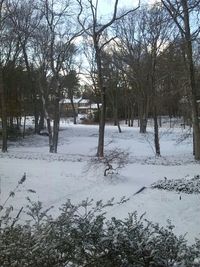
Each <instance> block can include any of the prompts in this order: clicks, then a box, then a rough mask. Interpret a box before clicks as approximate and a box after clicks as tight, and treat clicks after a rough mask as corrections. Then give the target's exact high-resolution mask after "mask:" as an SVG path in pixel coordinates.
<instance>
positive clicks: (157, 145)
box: [153, 105, 160, 156]
mask: <svg viewBox="0 0 200 267" xmlns="http://www.w3.org/2000/svg"><path fill="white" fill-rule="evenodd" d="M153 113H154V114H153V120H154V144H155V153H156V156H160V143H159V132H158V116H157V108H156V106H155V105H154V112H153Z"/></svg>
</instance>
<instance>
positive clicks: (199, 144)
mask: <svg viewBox="0 0 200 267" xmlns="http://www.w3.org/2000/svg"><path fill="white" fill-rule="evenodd" d="M181 3H182V6H183V13H184V26H185V39H186V54H187V67H188V72H189V85H190V91H191V93H190V99H191V106H192V126H193V132H194V154H195V159H196V160H200V127H199V119H198V104H197V89H196V84H195V70H194V62H193V51H192V40H191V32H190V21H189V19H190V18H189V11H188V2H187V0H182V1H181Z"/></svg>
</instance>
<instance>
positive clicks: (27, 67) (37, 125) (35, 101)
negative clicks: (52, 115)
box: [21, 43, 39, 133]
mask: <svg viewBox="0 0 200 267" xmlns="http://www.w3.org/2000/svg"><path fill="white" fill-rule="evenodd" d="M21 45H22V50H23V55H24V61H25V64H26V69H27V73H28V77H29V80H30V86H31V93H32V99H33V111H34V118H35V133H39V124H38V120H39V113H38V107H37V96H36V89H35V86H34V84H33V79H32V74H31V68H30V65H29V60H28V56H27V52H26V45H25V44H23V43H22V44H21Z"/></svg>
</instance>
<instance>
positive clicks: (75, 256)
mask: <svg viewBox="0 0 200 267" xmlns="http://www.w3.org/2000/svg"><path fill="white" fill-rule="evenodd" d="M112 205H113V201H109V202H107V203H105V204H104V203H103V202H102V201H98V202H97V203H96V204H94V202H93V201H92V200H91V201H90V200H85V201H82V203H80V204H78V205H74V204H72V203H71V201H70V200H68V201H67V203H65V204H64V205H63V206H62V207H61V209H60V215H59V216H58V217H57V218H55V219H53V218H52V217H51V216H48V211H49V210H44V209H43V207H42V203H41V202H38V203H34V202H32V201H31V200H29V205H28V214H29V215H30V216H31V221H29V222H27V223H25V224H24V225H21V224H13V223H12V220H7V221H6V222H5V221H4V223H3V224H1V225H0V266H2V267H8V266H9V267H11V266H17V267H18V266H19V267H24V266H29V267H32V266H34V267H41V266H48V267H51V266H52V267H53V266H55V267H56V266H59V267H60V266H68V267H70V266H73V267H76V266H85V267H86V266H90V267H100V266H101V267H102V266H105V267H113V266H115V267H122V266H124V267H125V266H126V267H131V266H134V267H143V266H144V267H156V266H157V267H158V266H163V267H164V266H166V267H169V266H171V267H172V266H174V267H175V266H184V267H192V266H199V265H198V262H199V258H200V240H197V241H196V243H195V244H194V245H192V246H190V247H189V246H187V243H186V240H185V238H184V237H183V236H180V237H177V236H175V235H174V233H173V226H172V225H171V223H170V222H169V224H168V226H167V227H166V228H163V227H160V226H159V225H158V224H153V223H152V222H149V221H147V220H145V219H144V215H142V216H141V217H138V215H137V213H136V212H134V213H132V214H129V216H128V218H126V219H125V220H119V219H117V218H111V219H110V220H107V219H106V217H105V212H104V210H105V208H106V207H108V206H112ZM0 218H1V221H2V220H4V218H3V216H1V217H0ZM195 264H197V265H195Z"/></svg>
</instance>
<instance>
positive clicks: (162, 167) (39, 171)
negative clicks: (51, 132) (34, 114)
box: [0, 120, 200, 243]
mask: <svg viewBox="0 0 200 267" xmlns="http://www.w3.org/2000/svg"><path fill="white" fill-rule="evenodd" d="M121 128H122V133H121V134H120V133H118V130H117V127H114V126H111V125H107V126H106V132H105V150H106V151H108V150H111V149H114V148H119V149H121V150H123V151H126V152H128V153H129V158H128V164H127V165H126V166H125V167H124V168H123V169H121V170H120V172H119V174H118V175H114V176H112V177H111V176H107V177H104V176H103V171H104V170H103V167H102V166H99V167H98V166H97V165H95V166H91V159H92V158H93V157H94V156H95V153H96V147H97V139H98V126H97V125H81V124H80V125H79V124H78V125H73V124H71V123H70V121H69V120H67V121H62V124H61V131H60V133H59V135H60V139H59V147H58V153H57V154H49V152H48V137H46V136H27V137H26V138H25V139H24V140H20V141H19V142H17V143H15V142H11V143H10V144H9V152H8V153H0V161H1V165H0V189H1V193H0V203H3V201H4V200H5V199H6V197H7V196H8V194H9V192H10V191H12V190H13V189H14V188H15V186H16V185H17V183H18V181H19V180H20V178H21V177H22V175H23V174H24V173H26V177H27V180H26V182H25V183H24V184H23V185H22V186H21V187H20V190H19V192H17V194H16V196H15V197H14V198H13V199H11V200H9V204H12V205H13V206H14V209H15V210H16V211H17V210H18V209H19V208H21V206H24V207H25V206H26V205H27V200H26V197H27V196H29V197H30V198H31V199H33V200H40V201H42V202H43V204H44V207H45V208H48V207H50V206H52V205H53V206H54V208H53V209H52V210H51V212H52V214H53V215H54V216H56V215H58V214H59V207H60V206H61V205H62V204H63V203H64V202H65V201H66V200H67V199H71V200H72V202H74V203H78V202H80V201H82V200H84V199H86V198H93V199H94V200H95V201H97V200H100V199H103V200H104V201H107V200H109V199H111V198H112V197H114V198H115V202H116V203H117V202H118V201H119V200H120V199H121V198H122V197H123V196H126V198H128V199H129V200H128V201H127V202H124V203H123V204H116V205H115V206H112V207H109V208H107V216H108V218H110V217H112V216H116V217H118V218H124V217H127V215H128V213H131V212H133V211H135V210H137V211H138V213H139V214H140V215H141V214H143V213H144V212H145V218H147V219H149V220H152V221H154V222H158V223H160V224H161V225H166V224H167V219H170V220H171V222H172V224H174V225H175V230H174V231H175V233H176V234H178V235H180V234H185V233H187V235H186V238H187V239H188V242H189V243H193V242H194V238H195V237H198V238H200V229H199V224H200V216H199V214H200V194H184V193H181V199H180V194H179V193H178V192H173V191H170V192H169V191H164V190H158V189H151V184H152V183H154V182H157V181H158V180H160V179H164V177H167V179H181V178H187V179H191V178H193V177H194V176H195V175H199V174H200V169H199V163H197V162H196V161H195V160H194V159H193V156H192V140H191V139H190V138H189V139H186V140H185V141H184V142H182V143H180V144H177V140H178V139H179V138H180V136H181V135H184V134H185V132H186V131H187V129H185V130H184V129H182V128H179V127H177V128H175V127H174V128H172V129H169V128H168V127H163V128H160V135H161V140H160V141H161V154H162V157H160V158H156V157H155V155H154V152H153V132H152V131H153V130H152V128H151V127H149V128H148V134H146V135H144V134H139V129H138V128H137V127H133V128H129V127H127V126H126V125H122V127H121ZM143 186H145V187H146V188H145V190H143V191H142V192H141V193H139V194H136V195H134V194H135V193H136V192H137V191H138V190H139V189H141V188H142V187H143ZM29 189H32V190H35V191H36V193H35V194H34V193H32V194H31V193H30V192H28V190H29Z"/></svg>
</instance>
